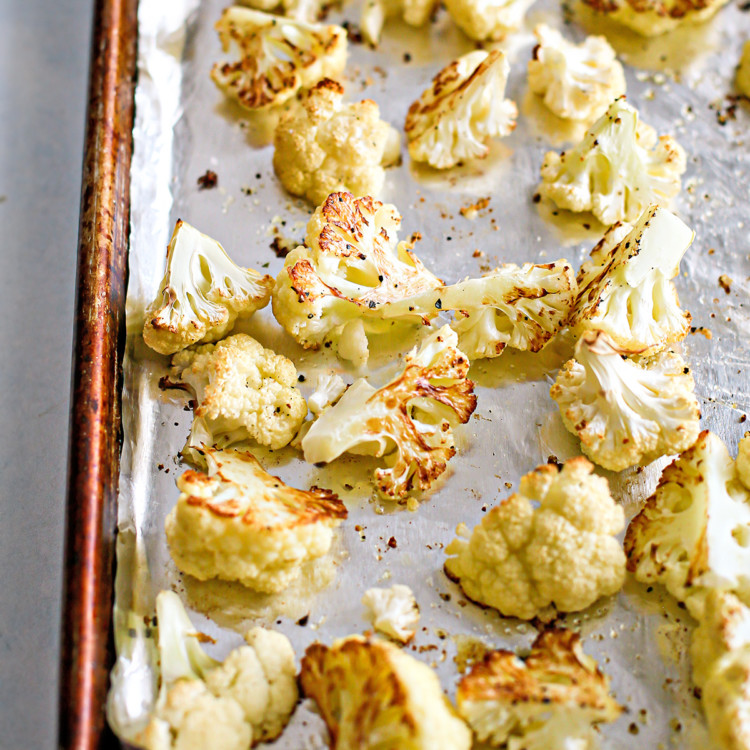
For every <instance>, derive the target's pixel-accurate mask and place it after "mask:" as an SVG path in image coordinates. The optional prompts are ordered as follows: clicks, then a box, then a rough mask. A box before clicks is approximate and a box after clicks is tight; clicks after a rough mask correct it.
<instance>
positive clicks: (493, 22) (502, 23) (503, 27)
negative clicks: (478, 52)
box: [445, 0, 534, 42]
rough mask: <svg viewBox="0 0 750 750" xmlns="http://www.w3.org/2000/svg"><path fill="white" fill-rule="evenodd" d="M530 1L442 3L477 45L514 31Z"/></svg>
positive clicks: (457, 1)
mask: <svg viewBox="0 0 750 750" xmlns="http://www.w3.org/2000/svg"><path fill="white" fill-rule="evenodd" d="M533 3H534V0H445V7H446V8H447V9H448V13H450V15H451V18H453V20H454V21H455V22H456V25H457V26H458V27H459V28H460V29H461V30H462V31H463V32H464V33H465V34H466V35H467V36H469V37H471V38H472V39H474V40H475V41H477V42H483V41H487V40H494V41H497V40H501V39H504V38H505V37H506V36H507V35H508V34H509V33H510V32H512V31H517V30H518V29H519V28H520V27H521V24H522V23H523V18H524V16H525V15H526V11H527V10H528V9H529V8H530V7H531V6H532V5H533Z"/></svg>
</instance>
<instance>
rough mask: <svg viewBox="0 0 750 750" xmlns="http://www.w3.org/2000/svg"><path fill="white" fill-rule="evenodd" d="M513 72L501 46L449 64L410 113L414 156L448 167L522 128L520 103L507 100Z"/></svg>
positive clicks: (479, 156)
mask: <svg viewBox="0 0 750 750" xmlns="http://www.w3.org/2000/svg"><path fill="white" fill-rule="evenodd" d="M509 71H510V65H509V64H508V61H507V59H506V57H505V54H504V53H503V52H501V51H499V50H493V51H492V52H485V51H484V50H475V51H474V52H469V53H468V54H467V55H464V56H463V57H459V58H458V59H457V60H454V61H453V62H452V63H450V64H449V65H447V66H446V67H445V68H443V69H442V70H441V71H440V72H439V73H438V74H437V75H436V76H435V77H434V78H433V79H432V85H431V86H430V87H429V88H428V89H426V90H425V91H424V92H423V93H422V96H421V97H420V98H419V99H417V101H415V102H414V103H413V104H412V105H411V107H409V112H408V114H407V115H406V124H405V125H404V129H405V131H406V138H407V140H408V143H409V155H410V156H411V158H412V159H413V160H414V161H422V162H427V163H428V164H429V165H430V166H432V167H435V168H436V169H447V168H449V167H454V166H456V164H459V163H460V162H462V161H466V160H468V159H483V158H484V157H485V156H487V154H488V153H489V150H490V149H489V141H490V139H491V138H502V137H503V136H506V135H509V134H510V133H511V132H512V131H513V129H514V128H515V127H516V118H517V117H518V108H517V107H516V105H515V103H514V102H512V101H510V99H505V84H506V83H507V81H508V72H509Z"/></svg>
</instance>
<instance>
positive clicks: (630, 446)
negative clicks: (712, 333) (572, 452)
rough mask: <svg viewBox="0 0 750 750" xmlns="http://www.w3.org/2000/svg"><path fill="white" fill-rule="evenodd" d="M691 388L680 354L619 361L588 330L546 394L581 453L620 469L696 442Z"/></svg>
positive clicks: (608, 344)
mask: <svg viewBox="0 0 750 750" xmlns="http://www.w3.org/2000/svg"><path fill="white" fill-rule="evenodd" d="M694 387H695V384H694V382H693V376H692V375H691V374H690V372H689V370H688V368H687V367H686V366H685V361H684V360H683V359H682V357H681V356H680V355H679V354H677V353H675V352H672V351H662V352H659V353H658V354H656V355H654V356H652V357H646V358H639V359H637V360H634V359H623V357H622V353H621V352H620V350H619V349H617V347H615V346H614V345H613V344H612V341H611V340H610V339H609V337H608V336H607V334H606V333H602V332H601V331H587V332H586V333H584V334H583V336H582V337H581V339H580V340H579V341H578V344H577V346H576V353H575V359H571V360H569V361H568V362H566V363H565V365H564V366H563V368H562V369H561V370H560V372H559V374H558V376H557V379H556V380H555V383H554V385H553V386H552V388H551V389H550V396H551V397H552V398H553V399H554V400H555V401H556V402H557V404H558V406H559V407H560V414H561V415H562V419H563V422H564V423H565V426H566V427H567V428H568V430H569V431H570V432H572V433H573V434H574V435H577V436H578V437H579V438H580V440H581V450H582V451H583V452H584V453H585V454H586V455H587V456H588V457H589V458H590V459H591V460H592V461H594V462H595V463H597V464H599V466H603V467H604V468H605V469H609V470H610V471H621V470H622V469H626V468H628V467H629V466H637V465H638V464H641V463H648V462H650V461H653V460H654V459H656V458H659V457H660V456H665V455H669V454H674V453H679V452H680V451H683V450H685V449H686V448H689V447H690V446H691V445H692V444H693V443H694V442H695V441H696V439H697V438H698V432H699V431H700V428H699V426H698V420H699V419H700V408H699V406H698V399H697V398H696V397H695V394H694V393H693V389H694Z"/></svg>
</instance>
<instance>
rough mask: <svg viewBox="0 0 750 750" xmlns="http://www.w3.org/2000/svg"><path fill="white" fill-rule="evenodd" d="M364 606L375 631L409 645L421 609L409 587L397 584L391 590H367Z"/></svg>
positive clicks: (363, 601)
mask: <svg viewBox="0 0 750 750" xmlns="http://www.w3.org/2000/svg"><path fill="white" fill-rule="evenodd" d="M362 604H364V605H365V607H367V610H368V616H369V619H370V621H371V622H372V626H373V627H374V628H375V630H379V631H380V632H381V633H385V634H386V635H387V636H390V637H391V638H393V639H394V640H396V641H400V642H401V643H408V642H409V641H410V640H411V639H412V638H413V637H414V633H415V632H416V627H417V623H418V622H419V607H418V605H417V600H416V599H415V598H414V593H413V592H412V590H411V589H410V588H409V587H408V586H403V585H402V584H399V583H397V584H395V585H394V586H391V587H390V588H389V589H378V588H372V589H367V591H365V593H364V596H363V597H362Z"/></svg>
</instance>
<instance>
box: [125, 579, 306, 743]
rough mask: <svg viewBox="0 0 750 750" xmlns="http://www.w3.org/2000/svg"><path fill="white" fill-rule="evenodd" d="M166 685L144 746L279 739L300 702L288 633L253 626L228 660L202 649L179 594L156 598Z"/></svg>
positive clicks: (142, 740) (143, 738)
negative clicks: (298, 700) (218, 659)
mask: <svg viewBox="0 0 750 750" xmlns="http://www.w3.org/2000/svg"><path fill="white" fill-rule="evenodd" d="M156 613H157V622H158V625H159V631H158V638H159V655H160V666H161V690H160V694H159V700H158V702H157V705H156V707H155V710H154V712H153V714H152V716H151V720H150V722H149V724H148V726H147V727H146V729H145V730H144V731H143V732H142V733H141V734H140V735H139V736H138V737H137V739H136V743H137V744H138V745H139V746H140V747H143V748H145V750H247V749H248V748H249V747H251V746H253V745H255V744H257V743H258V742H267V741H269V740H273V739H275V738H276V737H278V736H279V735H280V734H281V732H282V731H283V729H284V727H285V726H286V724H287V722H288V721H289V717H290V715H291V714H292V711H294V707H295V705H296V703H297V697H298V693H297V682H296V679H295V673H296V670H295V666H294V651H293V650H292V646H291V644H290V643H289V640H288V639H287V638H286V636H284V635H281V633H275V632H273V631H271V630H265V629H264V628H253V629H252V630H250V631H249V632H248V633H247V635H246V636H245V640H246V641H247V644H248V645H246V646H241V647H239V648H236V649H235V650H234V651H232V652H231V653H230V654H229V656H228V657H227V658H226V660H225V661H224V662H223V663H221V662H218V661H216V660H214V659H212V658H211V657H209V656H208V655H207V654H206V653H205V652H204V651H203V649H202V648H201V647H200V645H199V642H200V634H199V633H198V632H196V630H195V628H194V627H193V625H192V623H191V622H190V619H189V618H188V616H187V613H186V612H185V610H184V609H183V607H182V603H181V602H180V598H179V597H178V596H177V594H175V593H173V592H171V591H162V592H161V593H159V595H158V596H157V597H156Z"/></svg>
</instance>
